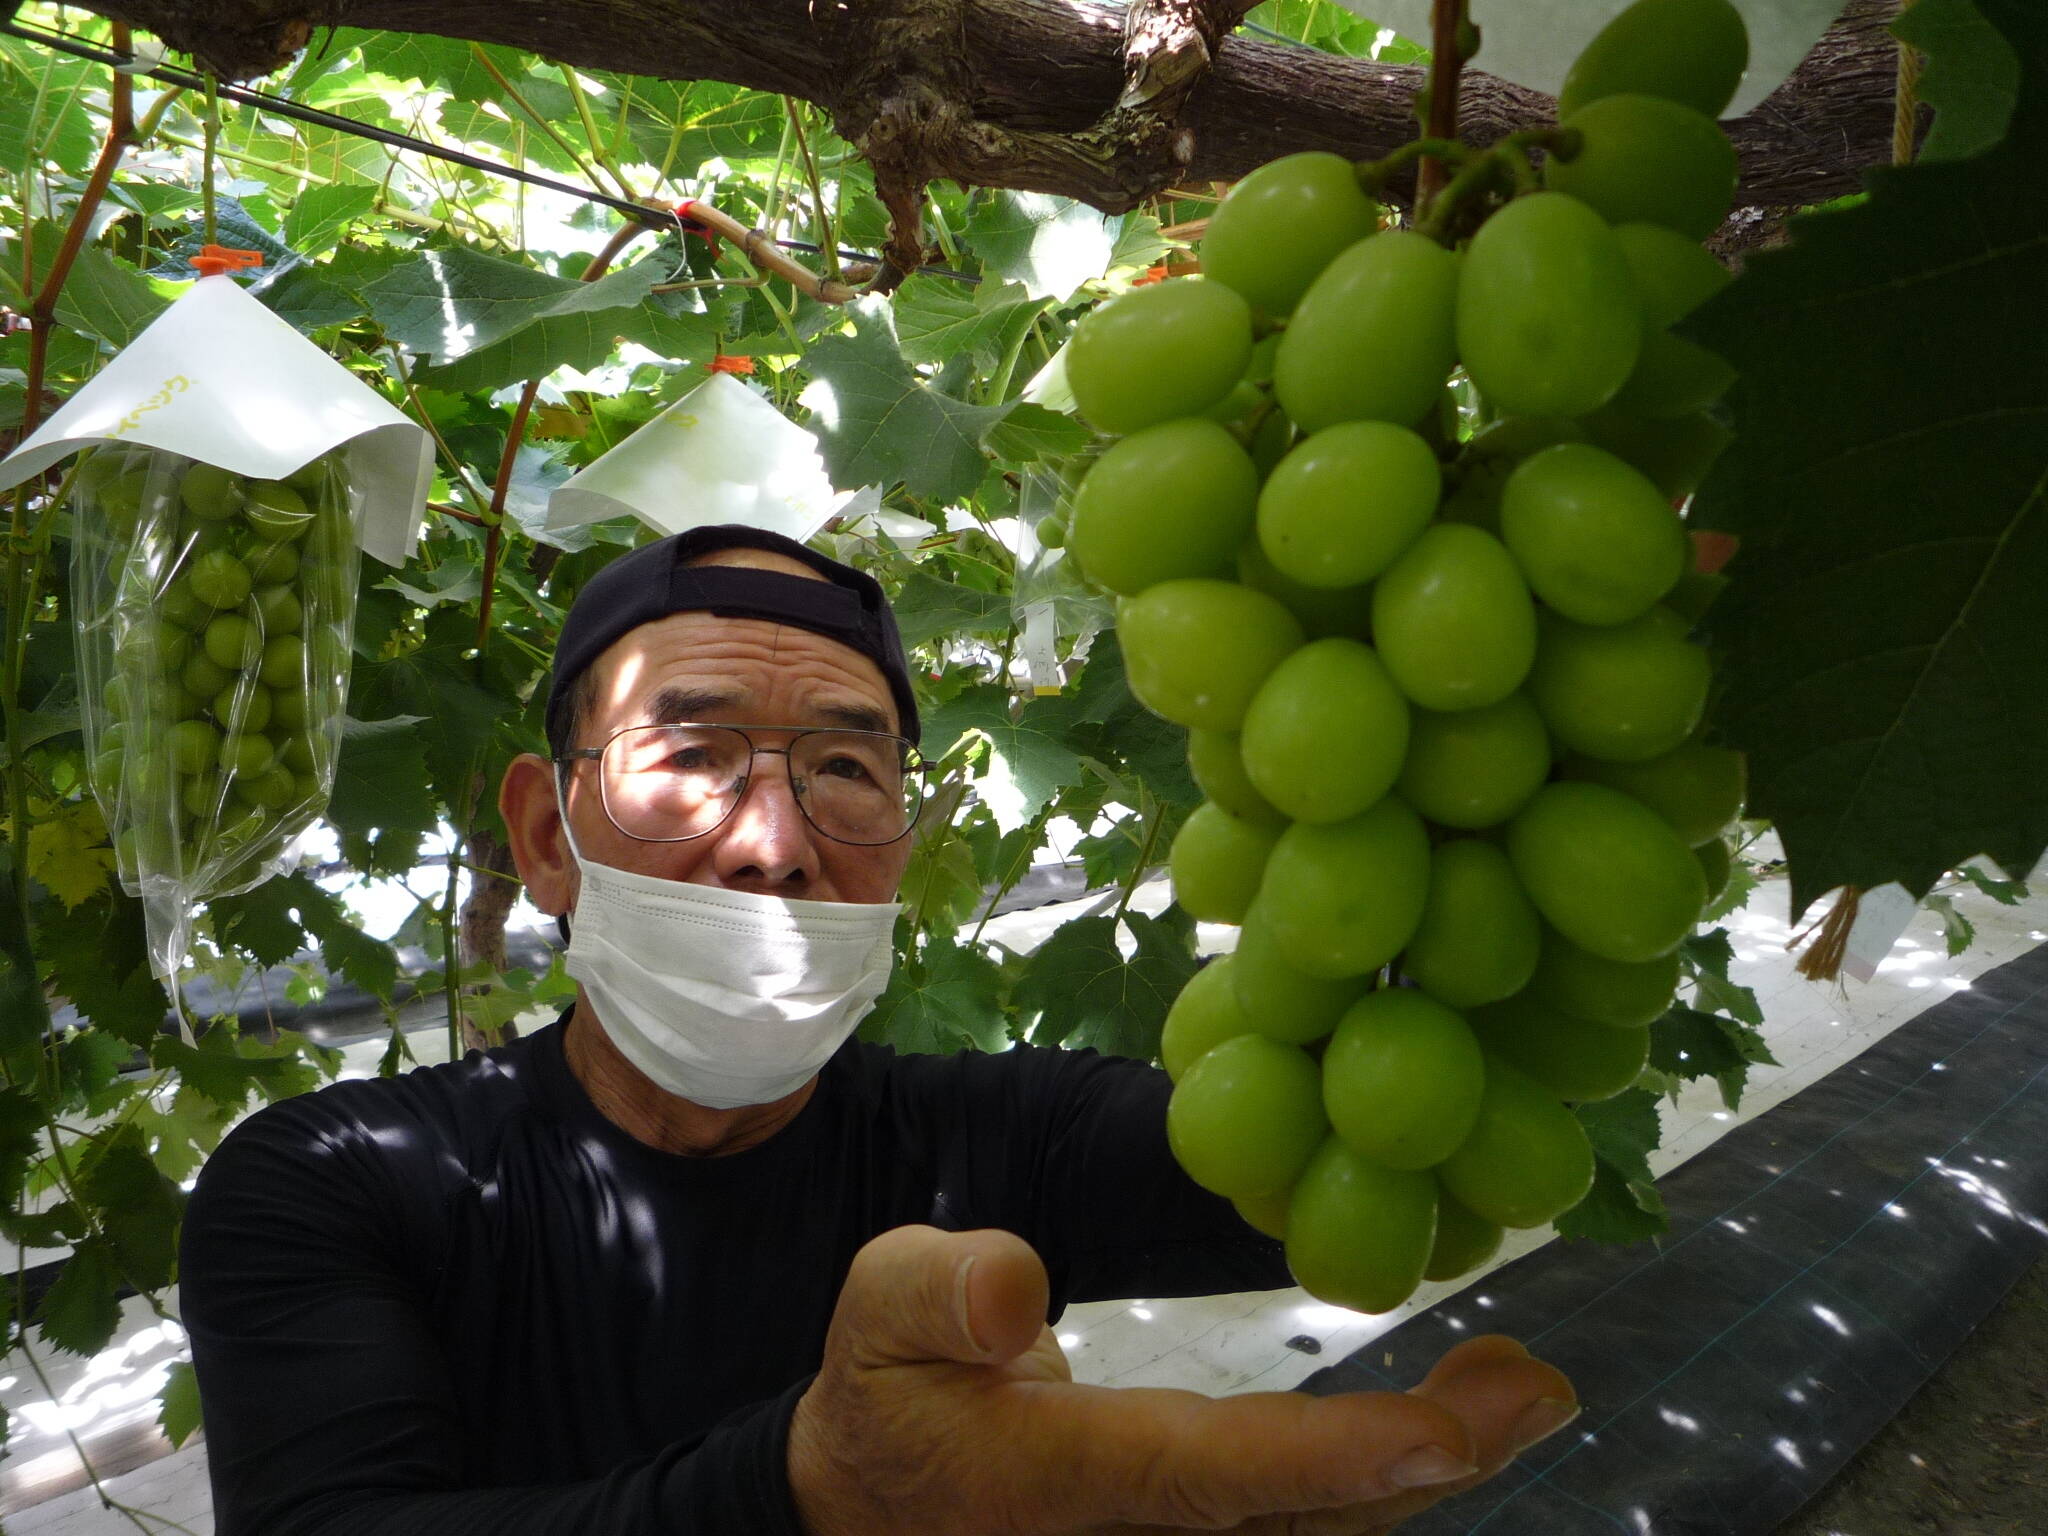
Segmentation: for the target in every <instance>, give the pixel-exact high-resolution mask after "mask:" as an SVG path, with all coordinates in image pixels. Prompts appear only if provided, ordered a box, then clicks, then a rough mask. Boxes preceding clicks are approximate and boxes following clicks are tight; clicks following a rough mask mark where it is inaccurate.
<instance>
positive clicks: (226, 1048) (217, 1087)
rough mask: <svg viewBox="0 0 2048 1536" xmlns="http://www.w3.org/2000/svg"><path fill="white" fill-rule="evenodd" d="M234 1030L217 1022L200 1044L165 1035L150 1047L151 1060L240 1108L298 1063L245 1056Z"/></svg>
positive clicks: (186, 1082) (188, 1083) (216, 1099)
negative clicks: (255, 1092) (262, 1087)
mask: <svg viewBox="0 0 2048 1536" xmlns="http://www.w3.org/2000/svg"><path fill="white" fill-rule="evenodd" d="M239 1044H240V1042H238V1041H237V1040H236V1038H235V1036H234V1035H233V1033H232V1032H231V1031H230V1030H229V1029H227V1028H226V1027H224V1026H219V1025H216V1026H215V1027H214V1028H212V1029H209V1030H207V1031H206V1033H205V1034H203V1035H201V1036H200V1037H199V1043H198V1045H196V1046H191V1045H187V1044H185V1042H184V1041H182V1040H178V1039H175V1038H173V1037H172V1036H169V1035H165V1036H163V1037H161V1038H160V1039H158V1041H157V1042H156V1044H155V1045H153V1046H152V1047H151V1048H150V1053H149V1057H150V1061H151V1062H152V1063H153V1064H154V1065H155V1066H156V1067H157V1068H158V1069H159V1070H161V1071H169V1072H175V1073H177V1074H178V1078H179V1081H180V1082H181V1083H182V1084H183V1085H184V1086H185V1087H187V1088H190V1089H191V1090H192V1091H193V1092H194V1093H197V1094H202V1095H204V1096H205V1097H206V1098H209V1099H211V1100H213V1102H214V1103H216V1104H221V1105H226V1106H228V1107H229V1108H232V1109H240V1108H241V1107H242V1106H243V1105H245V1104H247V1103H248V1102H249V1095H250V1093H251V1092H253V1091H254V1090H255V1089H257V1088H258V1087H260V1086H262V1085H263V1084H264V1083H265V1082H280V1081H282V1080H283V1079H284V1078H286V1077H287V1076H290V1075H291V1073H292V1069H293V1066H294V1063H293V1062H291V1061H288V1060H284V1059H282V1058H278V1057H272V1056H253V1057H252V1056H245V1055H243V1054H242V1053H241V1051H240V1050H239V1049H238V1045H239Z"/></svg>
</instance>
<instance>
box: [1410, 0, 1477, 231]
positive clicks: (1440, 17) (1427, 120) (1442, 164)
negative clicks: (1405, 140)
mask: <svg viewBox="0 0 2048 1536" xmlns="http://www.w3.org/2000/svg"><path fill="white" fill-rule="evenodd" d="M1466 4H1467V0H1430V7H1429V84H1428V85H1427V87H1426V88H1425V89H1426V91H1427V102H1426V104H1425V107H1424V112H1423V136H1424V137H1425V138H1428V139H1438V140H1444V139H1455V138H1456V137H1457V136H1458V76H1459V74H1460V73H1461V72H1462V71H1463V70H1464V68H1465V64H1466V62H1467V61H1468V60H1469V59H1471V57H1472V56H1473V55H1474V54H1475V53H1477V52H1478V51H1479V29H1478V28H1477V27H1475V26H1473V25H1472V20H1471V18H1470V17H1469V16H1468V15H1467V14H1466ZM1450 174H1451V171H1450V163H1449V161H1448V160H1447V159H1446V158H1445V157H1443V156H1439V155H1435V154H1425V155H1424V156H1423V157H1422V165H1421V168H1420V169H1419V170H1418V172H1417V173H1416V179H1415V208H1416V212H1417V214H1418V215H1421V216H1425V217H1426V216H1428V215H1429V214H1430V213H1431V212H1432V211H1433V210H1432V207H1431V205H1432V204H1433V202H1434V201H1435V199H1436V196H1437V194H1438V193H1439V192H1441V191H1443V190H1444V188H1445V184H1446V182H1447V180H1448V179H1449V177H1450Z"/></svg>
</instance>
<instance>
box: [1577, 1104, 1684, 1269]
mask: <svg viewBox="0 0 2048 1536" xmlns="http://www.w3.org/2000/svg"><path fill="white" fill-rule="evenodd" d="M1575 1113H1576V1114H1577V1115H1578V1117H1579V1124H1580V1125H1581V1126H1582V1127H1584V1129H1585V1132H1586V1139H1587V1140H1588V1141H1590V1142H1591V1143H1592V1144H1593V1156H1594V1158H1595V1160H1596V1163H1595V1171H1594V1179H1593V1188H1592V1190H1591V1191H1590V1192H1589V1193H1588V1194H1587V1196H1586V1198H1585V1199H1584V1200H1583V1201H1581V1202H1580V1203H1579V1204H1578V1205H1576V1206H1574V1207H1573V1208H1572V1209H1571V1210H1569V1211H1567V1212H1566V1213H1565V1214H1564V1215H1562V1216H1560V1217H1559V1218H1558V1220H1557V1230H1558V1232H1559V1234H1560V1235H1562V1236H1564V1237H1584V1238H1590V1239H1592V1240H1593V1241H1595V1242H1602V1243H1637V1242H1642V1241H1644V1240H1645V1239H1647V1238H1652V1237H1656V1236H1658V1235H1660V1234H1661V1233H1663V1232H1665V1231H1666V1230H1668V1229H1669V1227H1670V1222H1669V1221H1667V1220H1666V1219H1665V1214H1664V1200H1663V1197H1662V1196H1661V1195H1659V1194H1658V1193H1657V1184H1656V1178H1655V1176H1654V1175H1653V1174H1652V1173H1651V1172H1650V1160H1649V1155H1650V1153H1651V1152H1653V1151H1655V1150H1656V1148H1657V1146H1658V1144H1659V1143H1660V1142H1661V1141H1662V1139H1663V1125H1662V1122H1661V1121H1660V1120H1659V1118H1658V1114H1657V1095H1656V1094H1655V1093H1653V1092H1651V1091H1650V1090H1649V1089H1646V1088H1630V1089H1628V1090H1626V1091H1625V1092H1622V1093H1618V1094H1616V1095H1615V1096H1614V1097H1613V1098H1611V1099H1603V1100H1601V1101H1600V1102H1599V1103H1597V1104H1581V1105H1579V1106H1578V1108H1577V1110H1576V1111H1575Z"/></svg>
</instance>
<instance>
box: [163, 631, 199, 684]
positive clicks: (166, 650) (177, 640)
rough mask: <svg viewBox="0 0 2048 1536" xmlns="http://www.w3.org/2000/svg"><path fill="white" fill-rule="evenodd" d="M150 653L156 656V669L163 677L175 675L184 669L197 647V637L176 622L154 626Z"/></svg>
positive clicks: (195, 652)
mask: <svg viewBox="0 0 2048 1536" xmlns="http://www.w3.org/2000/svg"><path fill="white" fill-rule="evenodd" d="M152 639H153V640H154V645H153V647H152V653H153V654H154V655H155V657H156V665H157V670H158V671H159V672H161V673H162V674H163V675H164V676H165V677H176V676H177V675H178V674H179V673H180V672H182V671H184V670H185V663H186V662H188V661H190V660H191V659H192V658H193V656H194V655H195V654H197V652H198V649H199V639H198V637H197V636H196V635H194V634H193V633H192V631H191V630H189V629H181V628H180V627H179V626H178V625H176V624H159V625H156V626H154V633H153V636H152Z"/></svg>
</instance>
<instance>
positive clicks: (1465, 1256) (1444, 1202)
mask: <svg viewBox="0 0 2048 1536" xmlns="http://www.w3.org/2000/svg"><path fill="white" fill-rule="evenodd" d="M1505 1235H1506V1234H1505V1233H1504V1232H1503V1231H1502V1229H1501V1228H1500V1227H1499V1226H1497V1225H1496V1224H1494V1223H1493V1222H1490V1221H1488V1220H1486V1219H1485V1218H1484V1217H1481V1216H1474V1215H1473V1214H1472V1213H1471V1212H1470V1211H1468V1210H1467V1209H1465V1207H1464V1206H1463V1205H1461V1204H1460V1203H1459V1202H1458V1201H1457V1200H1455V1199H1454V1198H1452V1196H1451V1192H1450V1191H1449V1190H1447V1189H1444V1188H1443V1187H1442V1186H1441V1183H1439V1186H1438V1189H1437V1192H1436V1241H1435V1242H1434V1243H1433V1244H1432V1245H1431V1246H1430V1250H1429V1263H1428V1264H1426V1265H1425V1266H1424V1267H1423V1271H1422V1278H1423V1279H1425V1280H1455V1279H1457V1278H1458V1276H1460V1275H1469V1274H1470V1273H1472V1271H1473V1270H1475V1269H1477V1268H1478V1267H1479V1266H1480V1265H1482V1264H1484V1263H1485V1262H1486V1261H1487V1260H1488V1259H1490V1258H1492V1257H1493V1256H1494V1255H1495V1254H1496V1253H1498V1252H1499V1251H1500V1241H1501V1238H1502V1237H1504V1236H1505Z"/></svg>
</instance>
